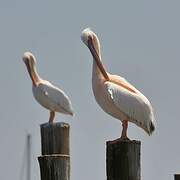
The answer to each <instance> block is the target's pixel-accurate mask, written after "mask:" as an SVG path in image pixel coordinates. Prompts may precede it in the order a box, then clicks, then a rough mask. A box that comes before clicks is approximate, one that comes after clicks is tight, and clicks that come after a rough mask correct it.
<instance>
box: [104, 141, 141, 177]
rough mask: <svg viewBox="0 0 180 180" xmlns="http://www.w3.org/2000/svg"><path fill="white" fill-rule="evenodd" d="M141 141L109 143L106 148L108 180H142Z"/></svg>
mask: <svg viewBox="0 0 180 180" xmlns="http://www.w3.org/2000/svg"><path fill="white" fill-rule="evenodd" d="M140 147H141V142H140V141H134V140H133V141H129V140H124V141H122V140H116V141H108V142H107V148H106V171H107V180H140V179H141V167H140Z"/></svg>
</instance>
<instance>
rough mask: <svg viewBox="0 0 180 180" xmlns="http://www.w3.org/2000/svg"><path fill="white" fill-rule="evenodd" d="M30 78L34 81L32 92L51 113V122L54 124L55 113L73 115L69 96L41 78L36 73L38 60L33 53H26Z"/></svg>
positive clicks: (24, 57)
mask: <svg viewBox="0 0 180 180" xmlns="http://www.w3.org/2000/svg"><path fill="white" fill-rule="evenodd" d="M23 61H24V63H25V64H26V67H27V70H28V72H29V75H30V78H31V80H32V92H33V95H34V98H35V99H36V100H37V101H38V102H39V104H41V105H42V106H43V107H45V108H46V109H48V110H49V111H50V117H49V122H50V123H52V122H53V120H54V117H55V112H60V113H63V114H69V115H73V109H72V105H71V102H70V100H69V98H68V96H67V95H66V94H65V93H64V92H63V91H62V90H61V89H59V88H57V87H55V86H54V85H52V84H51V83H50V82H49V81H46V80H43V79H41V78H40V76H39V75H38V73H37V71H36V67H35V65H36V59H35V57H34V56H33V54H32V53H30V52H26V53H24V55H23Z"/></svg>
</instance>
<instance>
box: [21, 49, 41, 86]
mask: <svg viewBox="0 0 180 180" xmlns="http://www.w3.org/2000/svg"><path fill="white" fill-rule="evenodd" d="M22 59H23V61H24V63H25V65H26V67H27V70H28V72H29V75H30V77H31V80H32V82H33V85H36V84H37V82H38V80H39V76H38V74H37V72H36V68H35V65H36V58H35V57H34V55H33V54H32V53H30V52H25V53H24V55H23V57H22Z"/></svg>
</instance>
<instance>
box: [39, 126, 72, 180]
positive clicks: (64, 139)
mask: <svg viewBox="0 0 180 180" xmlns="http://www.w3.org/2000/svg"><path fill="white" fill-rule="evenodd" d="M69 129H70V126H69V124H67V123H45V124H42V125H41V152H42V156H40V157H38V161H39V166H40V172H41V180H70V155H69V154H70V153H69V152H70V149H69Z"/></svg>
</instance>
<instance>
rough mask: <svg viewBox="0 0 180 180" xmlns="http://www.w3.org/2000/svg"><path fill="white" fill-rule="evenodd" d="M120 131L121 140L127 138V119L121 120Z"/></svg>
mask: <svg viewBox="0 0 180 180" xmlns="http://www.w3.org/2000/svg"><path fill="white" fill-rule="evenodd" d="M122 127H123V129H122V133H121V137H120V139H122V140H126V139H127V140H129V138H128V137H127V128H128V121H127V120H123V121H122Z"/></svg>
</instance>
